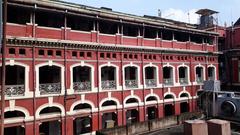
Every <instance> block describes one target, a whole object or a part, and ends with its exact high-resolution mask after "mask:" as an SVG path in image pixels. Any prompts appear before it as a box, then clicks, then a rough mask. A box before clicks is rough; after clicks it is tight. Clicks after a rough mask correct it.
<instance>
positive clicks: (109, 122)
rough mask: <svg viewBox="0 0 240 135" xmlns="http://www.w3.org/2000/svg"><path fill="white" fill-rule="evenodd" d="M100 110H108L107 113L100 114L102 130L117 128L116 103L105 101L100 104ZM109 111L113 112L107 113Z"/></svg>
mask: <svg viewBox="0 0 240 135" xmlns="http://www.w3.org/2000/svg"><path fill="white" fill-rule="evenodd" d="M102 109H103V110H108V111H107V112H103V114H102V128H103V129H106V128H113V127H115V126H117V124H118V123H117V122H118V121H117V119H118V117H117V113H116V111H117V103H116V102H115V101H113V100H109V101H105V102H104V103H103V104H102ZM109 110H113V111H114V112H113V111H109Z"/></svg>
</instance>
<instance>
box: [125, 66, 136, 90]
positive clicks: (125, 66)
mask: <svg viewBox="0 0 240 135" xmlns="http://www.w3.org/2000/svg"><path fill="white" fill-rule="evenodd" d="M127 67H136V68H137V76H136V78H137V81H138V87H137V89H138V88H140V66H138V65H136V64H132V63H130V64H126V65H124V66H123V67H122V69H123V72H122V76H123V82H122V83H123V89H124V90H126V89H127V88H126V86H125V68H127Z"/></svg>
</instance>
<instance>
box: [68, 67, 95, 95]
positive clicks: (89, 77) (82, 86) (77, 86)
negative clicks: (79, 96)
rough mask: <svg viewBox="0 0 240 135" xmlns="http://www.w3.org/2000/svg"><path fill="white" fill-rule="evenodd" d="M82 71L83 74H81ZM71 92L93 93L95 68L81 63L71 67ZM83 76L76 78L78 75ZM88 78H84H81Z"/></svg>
mask: <svg viewBox="0 0 240 135" xmlns="http://www.w3.org/2000/svg"><path fill="white" fill-rule="evenodd" d="M81 71H82V72H81ZM70 72H71V74H70V75H71V76H70V83H71V84H70V91H71V93H74V91H75V92H81V91H86V90H87V91H88V90H90V91H92V90H93V89H94V80H95V79H94V66H92V65H90V64H87V63H84V62H81V63H76V64H73V65H71V66H70ZM79 73H80V74H81V75H79V76H76V74H79ZM82 75H83V76H86V77H84V78H82V77H80V76H82Z"/></svg>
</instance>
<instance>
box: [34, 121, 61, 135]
mask: <svg viewBox="0 0 240 135" xmlns="http://www.w3.org/2000/svg"><path fill="white" fill-rule="evenodd" d="M61 125H62V124H61V122H59V121H58V120H55V121H48V122H43V123H42V124H41V125H40V126H39V135H61V134H62V133H61V132H62V131H61V129H62V128H61Z"/></svg>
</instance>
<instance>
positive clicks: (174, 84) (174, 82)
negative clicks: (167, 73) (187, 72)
mask: <svg viewBox="0 0 240 135" xmlns="http://www.w3.org/2000/svg"><path fill="white" fill-rule="evenodd" d="M164 67H171V68H172V70H173V71H172V77H173V86H176V78H175V75H176V73H175V67H174V66H172V65H170V64H169V63H167V64H164V65H163V67H162V68H164ZM162 71H163V69H162Z"/></svg>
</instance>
